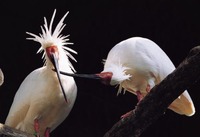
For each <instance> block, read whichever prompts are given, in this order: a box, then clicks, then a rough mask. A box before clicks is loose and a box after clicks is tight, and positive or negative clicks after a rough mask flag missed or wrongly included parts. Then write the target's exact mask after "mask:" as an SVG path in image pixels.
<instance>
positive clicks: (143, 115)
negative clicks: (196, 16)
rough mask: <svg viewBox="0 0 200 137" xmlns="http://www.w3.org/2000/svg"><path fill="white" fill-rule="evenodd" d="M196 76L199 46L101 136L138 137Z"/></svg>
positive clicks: (199, 71)
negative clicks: (124, 116)
mask: <svg viewBox="0 0 200 137" xmlns="http://www.w3.org/2000/svg"><path fill="white" fill-rule="evenodd" d="M199 78H200V46H197V47H194V48H193V49H192V50H190V52H189V54H188V56H187V57H186V59H185V60H184V61H183V62H182V63H181V64H180V65H179V66H178V67H177V69H176V70H175V71H174V72H172V73H171V74H169V75H168V76H167V77H166V78H165V79H164V80H163V81H162V82H161V83H160V84H159V85H157V86H155V87H154V88H152V90H151V91H150V93H149V94H148V95H147V96H146V97H145V98H144V99H143V100H142V101H141V102H140V103H139V104H138V106H137V107H136V108H135V110H134V111H133V113H132V114H131V115H130V116H129V117H126V118H124V119H121V120H120V121H118V122H117V123H116V124H115V125H114V126H113V127H112V128H111V129H110V130H109V131H108V132H107V133H106V134H105V135H104V137H139V136H140V135H141V134H142V132H143V131H144V130H145V129H146V128H147V127H149V126H150V125H151V124H153V122H155V121H156V120H158V119H159V118H160V117H161V116H162V115H163V114H164V112H165V110H166V109H167V108H168V106H169V105H170V104H171V103H172V102H173V101H174V100H175V99H176V98H177V97H178V96H179V95H181V94H182V92H183V91H185V90H186V89H188V88H190V87H191V86H192V85H193V84H194V83H195V82H197V81H198V80H199Z"/></svg>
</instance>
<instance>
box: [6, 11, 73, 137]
mask: <svg viewBox="0 0 200 137" xmlns="http://www.w3.org/2000/svg"><path fill="white" fill-rule="evenodd" d="M55 14H56V10H55V11H54V13H53V16H52V18H51V21H50V24H49V25H48V24H47V20H46V18H45V17H44V26H41V30H42V33H41V34H39V36H37V35H35V34H33V33H29V32H27V34H29V35H30V36H32V37H31V38H27V39H29V40H34V41H36V42H39V43H40V44H41V48H40V49H39V50H38V52H42V51H43V52H44V54H43V58H44V60H45V64H44V66H43V67H41V68H38V69H36V70H34V71H32V72H31V73H30V74H29V75H28V76H27V77H26V78H25V79H24V81H23V82H22V84H21V85H20V87H19V89H18V91H17V92H16V95H15V97H14V101H13V103H12V106H11V108H10V111H9V114H8V116H7V119H6V121H5V124H6V125H8V126H11V127H13V128H16V129H19V130H22V131H25V132H27V133H30V134H34V133H35V132H36V134H37V135H38V136H39V135H40V136H41V137H43V136H45V137H48V136H49V134H50V132H51V131H53V130H54V129H55V128H56V127H57V126H58V125H59V124H61V123H62V122H63V121H64V120H65V118H66V117H67V116H68V115H69V113H70V111H71V109H72V107H73V105H74V102H75V99H76V95H77V87H76V84H75V81H74V78H72V77H69V76H64V75H61V76H60V74H59V70H62V71H66V72H70V73H74V72H75V70H74V68H73V66H72V64H71V63H70V61H69V57H70V58H72V59H73V60H75V59H74V58H73V56H72V55H71V54H70V53H69V52H68V51H70V52H73V53H76V52H75V51H74V50H72V49H70V48H69V47H65V46H64V45H68V44H70V43H69V42H67V41H68V40H69V39H68V36H64V35H61V31H62V30H63V28H64V27H65V24H64V23H63V21H64V19H65V17H66V16H67V14H68V12H67V13H66V14H65V15H64V16H63V17H62V19H61V20H60V21H59V23H58V24H57V26H56V27H55V29H54V31H53V32H52V25H53V21H54V17H55ZM66 55H67V56H66ZM52 69H55V70H56V72H55V71H53V70H52ZM63 95H64V96H63Z"/></svg>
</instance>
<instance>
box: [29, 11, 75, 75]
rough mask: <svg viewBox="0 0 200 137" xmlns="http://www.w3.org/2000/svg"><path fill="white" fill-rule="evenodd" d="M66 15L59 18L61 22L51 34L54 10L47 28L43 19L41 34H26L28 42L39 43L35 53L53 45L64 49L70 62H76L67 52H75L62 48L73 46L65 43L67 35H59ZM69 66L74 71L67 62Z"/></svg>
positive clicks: (45, 20) (67, 39)
mask: <svg viewBox="0 0 200 137" xmlns="http://www.w3.org/2000/svg"><path fill="white" fill-rule="evenodd" d="M68 13H69V12H67V13H66V14H65V15H64V16H63V17H62V18H61V20H60V21H59V23H58V24H57V26H56V27H55V29H54V31H53V32H52V26H53V21H54V18H55V14H56V9H55V10H54V13H53V15H52V18H51V21H50V24H49V26H48V23H47V19H46V17H44V25H43V26H41V30H42V33H39V35H36V34H33V33H30V32H26V33H27V34H28V35H30V36H32V37H31V38H27V39H28V40H33V41H36V42H39V43H40V44H41V47H40V48H39V50H38V51H37V53H40V52H42V51H44V49H45V48H46V47H48V46H50V45H51V44H55V45H57V46H58V48H62V49H64V51H65V53H66V55H67V56H68V57H70V58H71V59H72V60H74V61H76V59H75V58H74V57H73V56H72V55H71V54H70V53H69V52H72V53H75V54H77V52H76V51H75V50H73V49H71V48H69V47H66V46H64V45H69V44H73V43H70V42H67V41H69V38H68V37H69V35H66V36H64V35H61V32H62V30H63V29H64V27H65V25H66V24H64V23H63V21H64V19H65V18H66V16H67V15H68ZM68 51H69V52H68ZM44 57H45V52H44V54H43V56H42V58H44ZM69 65H70V68H72V70H74V68H73V66H72V64H71V63H70V62H69ZM74 71H75V70H74Z"/></svg>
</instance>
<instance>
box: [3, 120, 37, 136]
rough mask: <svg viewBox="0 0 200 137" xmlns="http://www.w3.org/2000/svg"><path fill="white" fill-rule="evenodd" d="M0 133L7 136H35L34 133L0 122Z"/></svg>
mask: <svg viewBox="0 0 200 137" xmlns="http://www.w3.org/2000/svg"><path fill="white" fill-rule="evenodd" d="M0 135H6V137H35V136H34V135H32V134H28V133H25V132H23V131H20V130H17V129H14V128H11V127H9V126H6V125H4V124H1V123H0Z"/></svg>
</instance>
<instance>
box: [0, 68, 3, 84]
mask: <svg viewBox="0 0 200 137" xmlns="http://www.w3.org/2000/svg"><path fill="white" fill-rule="evenodd" d="M3 82H4V75H3V72H2V70H1V69H0V86H1V85H2V84H3Z"/></svg>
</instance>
